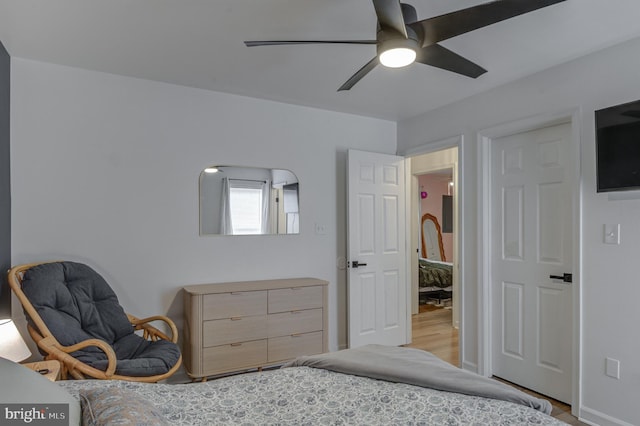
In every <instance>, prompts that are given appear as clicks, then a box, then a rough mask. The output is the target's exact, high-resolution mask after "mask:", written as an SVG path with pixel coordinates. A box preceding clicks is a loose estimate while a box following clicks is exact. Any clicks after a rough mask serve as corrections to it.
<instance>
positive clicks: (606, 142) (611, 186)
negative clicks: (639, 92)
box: [595, 100, 640, 192]
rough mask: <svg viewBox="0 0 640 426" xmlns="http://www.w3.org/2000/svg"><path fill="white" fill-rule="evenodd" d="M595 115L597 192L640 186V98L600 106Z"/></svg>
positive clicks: (639, 187)
mask: <svg viewBox="0 0 640 426" xmlns="http://www.w3.org/2000/svg"><path fill="white" fill-rule="evenodd" d="M595 118H596V181H597V190H598V192H610V191H630V190H637V189H640V100H639V101H634V102H629V103H626V104H622V105H616V106H612V107H609V108H604V109H601V110H598V111H596V112H595Z"/></svg>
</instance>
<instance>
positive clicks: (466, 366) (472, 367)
mask: <svg viewBox="0 0 640 426" xmlns="http://www.w3.org/2000/svg"><path fill="white" fill-rule="evenodd" d="M462 369H463V370H467V371H471V372H472V373H477V372H478V364H476V363H475V362H469V361H462Z"/></svg>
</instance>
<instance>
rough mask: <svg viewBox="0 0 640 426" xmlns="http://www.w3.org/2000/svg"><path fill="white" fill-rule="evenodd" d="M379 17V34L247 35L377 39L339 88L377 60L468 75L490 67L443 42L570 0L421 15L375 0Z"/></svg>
mask: <svg viewBox="0 0 640 426" xmlns="http://www.w3.org/2000/svg"><path fill="white" fill-rule="evenodd" d="M372 1H373V7H374V8H375V11H376V15H377V17H378V29H377V34H376V39H375V40H266V41H245V42H244V44H245V45H247V46H249V47H252V46H273V45H283V44H375V45H376V47H377V53H378V54H377V55H376V57H374V58H373V59H372V60H370V61H369V62H368V63H367V64H366V65H365V66H363V67H362V68H360V69H359V70H358V71H357V72H356V73H355V74H354V75H353V76H351V78H349V79H348V80H347V81H346V82H345V83H344V84H343V85H342V86H340V88H339V89H338V91H342V90H349V89H351V88H352V87H353V86H354V85H355V84H356V83H357V82H358V81H360V80H361V79H362V78H363V77H364V76H365V75H367V74H368V73H369V72H370V71H371V70H373V69H374V68H375V67H376V65H378V63H381V64H382V65H384V66H387V67H391V68H400V67H404V66H406V65H409V64H411V63H413V62H420V63H421V64H426V65H431V66H434V67H438V68H442V69H444V70H447V71H452V72H454V73H458V74H461V75H464V76H467V77H471V78H477V77H479V76H480V75H482V74H484V73H485V72H487V70H486V69H484V68H482V67H481V66H480V65H477V64H475V63H473V62H471V61H469V60H468V59H465V58H463V57H462V56H460V55H458V54H456V53H454V52H452V51H451V50H449V49H447V48H445V47H442V46H441V45H439V44H438V42H440V41H443V40H447V39H449V38H452V37H455V36H458V35H460V34H464V33H467V32H469V31H473V30H477V29H478V28H482V27H486V26H488V25H491V24H495V23H496V22H500V21H504V20H506V19H509V18H513V17H515V16H518V15H523V14H525V13H529V12H532V11H534V10H537V9H542V8H543V7H547V6H551V5H553V4H556V3H560V2H563V1H565V0H494V1H491V2H488V3H484V4H480V5H478V6H473V7H469V8H467V9H462V10H458V11H456V12H451V13H447V14H445V15H440V16H436V17H433V18H428V19H423V20H422V21H418V18H417V14H416V9H415V8H414V7H413V6H411V5H409V4H406V3H400V0H372Z"/></svg>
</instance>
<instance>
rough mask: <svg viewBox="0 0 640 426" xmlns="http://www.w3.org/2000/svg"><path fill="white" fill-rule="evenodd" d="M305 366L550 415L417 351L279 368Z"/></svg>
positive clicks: (318, 359)
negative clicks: (495, 401) (494, 401)
mask: <svg viewBox="0 0 640 426" xmlns="http://www.w3.org/2000/svg"><path fill="white" fill-rule="evenodd" d="M300 366H307V367H313V368H322V369H325V370H331V371H335V372H338V373H344V374H353V375H356V376H364V377H369V378H372V379H379V380H386V381H389V382H396V383H407V384H410V385H415V386H421V387H426V388H432V389H437V390H442V391H448V392H457V393H461V394H465V395H473V396H481V397H485V398H493V399H499V400H503V401H510V402H515V403H517V404H521V405H525V406H527V407H531V408H534V409H536V410H538V411H542V412H543V413H545V414H550V413H551V408H552V407H551V404H550V403H549V401H546V400H544V399H539V398H535V397H533V396H530V395H527V394H526V393H524V392H521V391H519V390H517V389H515V388H513V387H511V386H508V385H505V384H503V383H500V382H498V381H496V380H493V379H489V378H486V377H483V376H480V375H477V374H474V373H471V372H468V371H465V370H462V369H460V368H457V367H454V366H453V365H451V364H449V363H446V362H444V361H442V360H441V359H439V358H438V357H436V356H435V355H433V354H431V353H429V352H426V351H422V350H419V349H412V348H403V347H394V346H383V345H367V346H362V347H359V348H354V349H346V350H342V351H338V352H331V353H325V354H319V355H311V356H303V357H299V358H297V359H296V360H294V361H291V362H289V363H287V364H285V365H284V366H283V368H286V367H300Z"/></svg>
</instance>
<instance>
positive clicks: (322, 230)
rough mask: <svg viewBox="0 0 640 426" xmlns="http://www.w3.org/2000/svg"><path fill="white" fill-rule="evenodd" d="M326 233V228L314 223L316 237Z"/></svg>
mask: <svg viewBox="0 0 640 426" xmlns="http://www.w3.org/2000/svg"><path fill="white" fill-rule="evenodd" d="M326 233H327V226H326V225H322V224H320V223H316V235H325V234H326Z"/></svg>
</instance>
